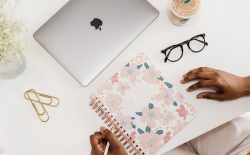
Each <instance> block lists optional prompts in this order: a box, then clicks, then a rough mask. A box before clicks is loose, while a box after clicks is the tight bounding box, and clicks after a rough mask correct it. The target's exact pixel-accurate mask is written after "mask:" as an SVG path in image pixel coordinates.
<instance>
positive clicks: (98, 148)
mask: <svg viewBox="0 0 250 155" xmlns="http://www.w3.org/2000/svg"><path fill="white" fill-rule="evenodd" d="M90 143H91V147H92V151H93V152H96V153H102V152H104V150H105V147H106V142H105V140H104V136H103V135H102V133H101V132H95V133H94V134H93V135H91V136H90Z"/></svg>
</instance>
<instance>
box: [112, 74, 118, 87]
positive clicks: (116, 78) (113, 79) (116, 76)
mask: <svg viewBox="0 0 250 155" xmlns="http://www.w3.org/2000/svg"><path fill="white" fill-rule="evenodd" d="M117 82H119V77H118V73H116V74H115V75H113V76H112V77H111V83H112V85H114V84H115V83H117Z"/></svg>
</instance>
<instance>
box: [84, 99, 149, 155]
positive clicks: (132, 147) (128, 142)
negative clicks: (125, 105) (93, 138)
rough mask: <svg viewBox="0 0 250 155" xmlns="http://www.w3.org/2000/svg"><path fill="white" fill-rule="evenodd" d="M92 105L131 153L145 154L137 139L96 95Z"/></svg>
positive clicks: (135, 154)
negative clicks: (128, 132)
mask: <svg viewBox="0 0 250 155" xmlns="http://www.w3.org/2000/svg"><path fill="white" fill-rule="evenodd" d="M89 106H90V107H92V109H93V110H94V111H95V112H96V113H97V114H98V116H99V117H100V118H101V119H102V120H103V121H104V123H105V124H106V125H107V126H108V127H109V128H110V129H111V131H113V132H114V133H115V134H116V136H117V137H118V139H119V140H120V142H121V143H122V144H123V146H124V147H125V148H126V149H127V151H128V152H129V153H130V154H133V155H144V154H145V153H144V152H143V151H142V149H141V148H139V146H138V145H136V143H135V141H134V140H133V139H132V138H131V137H130V136H129V134H127V133H126V130H124V129H123V127H122V126H120V125H119V123H118V122H117V121H116V119H114V117H113V116H112V115H110V112H108V111H107V108H105V107H104V105H103V104H102V103H101V101H100V100H99V99H98V98H97V97H96V98H93V99H92V100H91V102H90V104H89Z"/></svg>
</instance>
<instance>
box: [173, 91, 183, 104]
mask: <svg viewBox="0 0 250 155" xmlns="http://www.w3.org/2000/svg"><path fill="white" fill-rule="evenodd" d="M175 100H176V102H178V103H183V102H184V101H185V99H184V97H183V96H182V95H181V93H179V92H177V93H176V94H175Z"/></svg>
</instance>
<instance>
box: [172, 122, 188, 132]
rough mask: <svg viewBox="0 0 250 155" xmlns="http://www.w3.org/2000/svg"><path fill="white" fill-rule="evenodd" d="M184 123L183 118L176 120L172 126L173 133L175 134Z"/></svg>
mask: <svg viewBox="0 0 250 155" xmlns="http://www.w3.org/2000/svg"><path fill="white" fill-rule="evenodd" d="M185 125H186V124H185V122H184V121H183V120H178V121H177V122H176V125H175V126H174V127H173V134H174V135H176V134H177V133H178V132H179V131H180V130H181V129H183V127H184V126H185Z"/></svg>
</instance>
